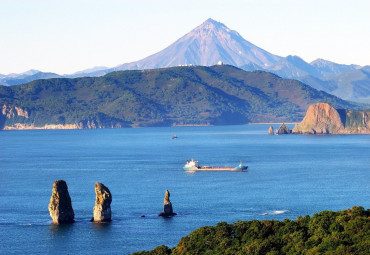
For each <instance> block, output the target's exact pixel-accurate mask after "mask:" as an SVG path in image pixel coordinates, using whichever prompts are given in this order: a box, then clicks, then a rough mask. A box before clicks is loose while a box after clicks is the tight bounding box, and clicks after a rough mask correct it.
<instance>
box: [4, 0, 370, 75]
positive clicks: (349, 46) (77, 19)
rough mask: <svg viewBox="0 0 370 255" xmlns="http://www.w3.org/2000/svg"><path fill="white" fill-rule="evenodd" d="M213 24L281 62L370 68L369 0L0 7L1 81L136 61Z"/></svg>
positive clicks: (170, 0)
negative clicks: (290, 58)
mask: <svg viewBox="0 0 370 255" xmlns="http://www.w3.org/2000/svg"><path fill="white" fill-rule="evenodd" d="M208 18H213V19H215V20H217V21H220V22H222V23H224V24H225V25H226V26H228V27H229V28H230V29H233V30H236V31H238V32H239V33H240V34H241V35H242V36H243V37H244V39H246V40H248V41H250V42H251V43H253V44H255V45H257V46H259V47H261V48H263V49H264V50H267V51H268V52H270V53H273V54H276V55H279V56H287V55H297V56H300V57H302V58H303V59H304V60H306V61H308V62H310V61H312V60H315V59H316V58H324V59H327V60H330V61H334V62H337V63H342V64H359V65H370V1H369V0H320V1H316V0H305V1H303V0H254V1H251V0H240V1H238V0H229V1H225V0H223V1H218V0H210V1H208V0H186V1H184V0H182V1H177V0H167V1H165V0H147V1H145V0H130V1H129V0H127V1H118V0H116V1H114V0H104V1H103V0H90V1H83V0H61V1H57V0H0V74H8V73H13V72H15V73H19V72H24V71H27V70H29V69H38V70H41V71H44V72H55V73H58V74H65V73H73V72H76V71H79V70H83V69H87V68H91V67H94V66H108V67H113V66H116V65H119V64H123V63H127V62H131V61H136V60H139V59H142V58H144V57H146V56H148V55H151V54H154V53H156V52H158V51H160V50H162V49H163V48H165V47H167V46H168V45H170V44H172V43H173V42H174V41H176V40H177V39H178V38H179V37H181V36H183V35H184V34H186V33H188V32H189V31H191V30H192V29H193V28H195V27H196V26H198V25H200V24H201V23H202V22H204V21H205V20H206V19H208Z"/></svg>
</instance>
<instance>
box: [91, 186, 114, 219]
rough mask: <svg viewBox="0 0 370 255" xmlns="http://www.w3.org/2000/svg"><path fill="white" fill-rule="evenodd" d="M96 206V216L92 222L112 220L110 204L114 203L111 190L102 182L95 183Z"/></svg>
mask: <svg viewBox="0 0 370 255" xmlns="http://www.w3.org/2000/svg"><path fill="white" fill-rule="evenodd" d="M95 195H96V198H95V206H94V216H93V217H92V219H91V221H94V222H107V221H111V220H112V211H111V208H110V204H111V203H112V194H111V193H110V191H109V189H108V188H107V187H106V186H104V184H102V183H100V182H96V183H95Z"/></svg>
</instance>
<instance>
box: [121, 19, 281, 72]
mask: <svg viewBox="0 0 370 255" xmlns="http://www.w3.org/2000/svg"><path fill="white" fill-rule="evenodd" d="M280 59H281V57H278V56H276V55H273V54H271V53H269V52H267V51H265V50H263V49H261V48H259V47H257V46H255V45H254V44H252V43H250V42H248V41H246V40H245V39H243V37H241V36H240V35H239V34H238V33H237V32H236V31H233V30H230V29H229V28H227V27H226V26H225V25H224V24H222V23H220V22H217V21H215V20H213V19H208V20H206V21H205V22H204V23H203V24H201V25H200V26H198V27H197V28H195V29H194V30H192V31H191V32H189V33H188V34H186V35H184V36H183V37H181V38H180V39H179V40H177V41H176V42H175V43H173V44H171V45H170V46H169V47H167V48H165V49H164V50H162V51H160V52H158V53H156V54H154V55H151V56H149V57H147V58H144V59H142V60H140V61H136V62H132V63H128V64H123V65H121V66H118V67H116V70H127V69H152V68H159V67H171V66H179V65H203V66H211V65H215V64H216V63H217V62H218V61H222V62H223V63H225V64H229V65H234V66H238V67H241V66H245V65H247V66H248V65H253V64H254V65H256V66H263V67H266V66H271V65H273V64H274V63H276V62H277V61H279V60H280Z"/></svg>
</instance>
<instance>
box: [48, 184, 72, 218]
mask: <svg viewBox="0 0 370 255" xmlns="http://www.w3.org/2000/svg"><path fill="white" fill-rule="evenodd" d="M49 212H50V216H51V218H52V219H53V223H55V224H63V223H72V222H74V217H75V213H74V211H73V208H72V201H71V197H70V196H69V192H68V187H67V183H66V182H65V181H63V180H57V181H55V182H54V183H53V191H52V194H51V198H50V203H49Z"/></svg>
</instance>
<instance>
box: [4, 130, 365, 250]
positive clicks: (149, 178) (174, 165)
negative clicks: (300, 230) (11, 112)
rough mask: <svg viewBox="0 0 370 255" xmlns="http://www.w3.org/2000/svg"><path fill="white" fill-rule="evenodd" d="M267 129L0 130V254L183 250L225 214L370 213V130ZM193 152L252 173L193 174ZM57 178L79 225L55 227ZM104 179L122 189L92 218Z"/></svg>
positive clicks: (204, 160) (233, 217) (206, 161)
mask: <svg viewBox="0 0 370 255" xmlns="http://www.w3.org/2000/svg"><path fill="white" fill-rule="evenodd" d="M268 127H269V125H240V126H211V127H164V128H136V129H100V130H33V131H6V132H5V131H4V132H0V253H3V254H12V253H13V254H15V253H28V254H38V253H46V254H50V253H56V254H91V253H102V254H127V253H131V252H134V251H140V250H148V249H153V248H154V247H156V246H158V245H162V244H165V245H167V246H169V247H172V246H175V245H176V244H177V243H178V242H179V240H180V238H181V237H182V236H185V235H187V234H189V233H190V232H191V231H193V230H195V229H196V228H198V227H201V226H205V225H215V224H216V223H217V222H220V221H226V222H228V223H232V222H236V221H238V220H252V219H259V220H263V219H277V220H282V219H285V218H289V219H296V217H297V216H299V215H302V216H304V215H307V214H308V215H311V216H312V215H313V214H314V213H317V212H320V211H322V210H344V209H347V208H351V207H352V206H354V205H357V206H363V207H365V208H369V206H370V195H369V192H368V190H369V183H370V177H369V171H370V136H369V135H333V136H303V135H280V136H277V135H274V136H269V135H267V130H268ZM290 127H291V126H290ZM274 128H275V129H276V128H278V125H274ZM174 134H176V135H177V136H178V138H177V139H171V137H172V136H173V135H174ZM190 158H194V159H196V160H199V162H200V164H202V165H213V166H224V165H227V166H234V165H235V166H236V165H238V164H239V162H240V161H242V162H243V164H246V165H248V166H249V168H248V171H247V172H197V173H187V172H184V171H183V170H182V166H183V165H184V164H185V162H186V160H188V159H190ZM58 179H63V180H65V181H66V182H67V184H68V187H69V193H70V195H71V198H72V204H73V208H74V211H75V215H76V223H75V224H72V225H66V226H56V225H53V224H51V218H50V216H49V212H48V208H47V206H48V203H49V200H50V196H51V190H52V183H53V181H55V180H58ZM95 182H102V183H103V184H105V185H106V186H107V187H108V188H109V189H110V191H111V192H112V196H113V202H112V213H113V215H112V218H113V221H112V222H111V223H107V224H96V223H90V222H89V220H90V218H91V217H92V208H93V206H94V202H95V193H94V183H95ZM166 189H168V190H169V191H170V193H171V202H172V204H173V207H174V211H175V212H176V213H178V215H177V216H175V217H172V218H160V217H158V216H157V214H158V213H159V212H161V211H162V210H163V197H164V192H165V190H166ZM143 215H145V217H140V216H143Z"/></svg>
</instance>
